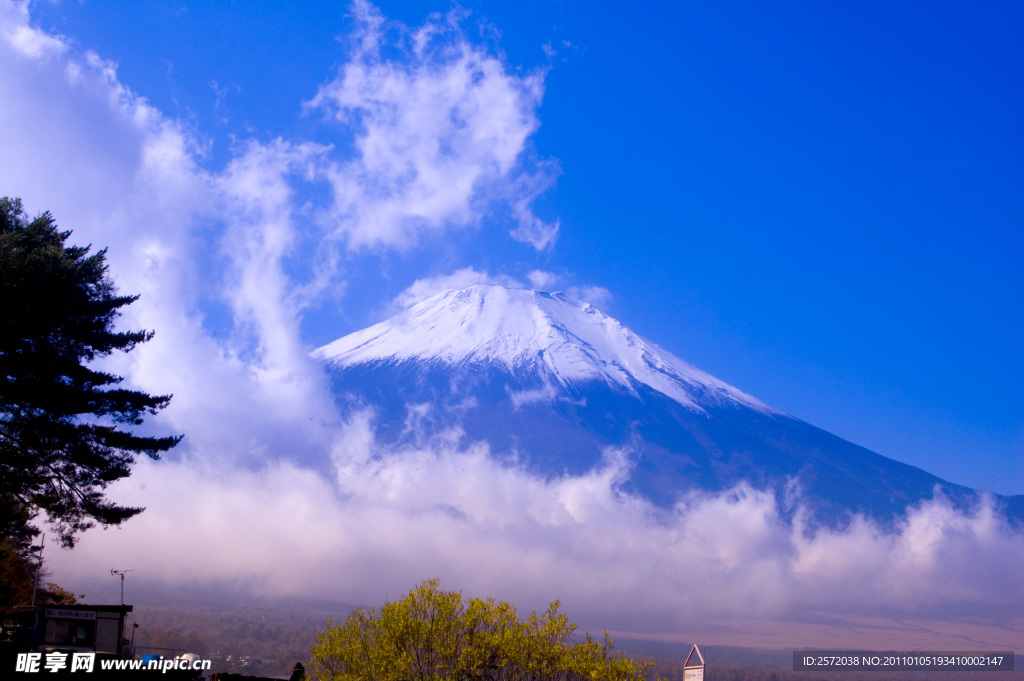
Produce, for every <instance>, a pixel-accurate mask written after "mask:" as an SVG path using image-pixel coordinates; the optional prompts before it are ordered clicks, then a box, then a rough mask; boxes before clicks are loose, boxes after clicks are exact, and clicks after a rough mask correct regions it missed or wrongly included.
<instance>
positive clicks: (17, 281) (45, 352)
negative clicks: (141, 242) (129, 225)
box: [0, 198, 180, 551]
mask: <svg viewBox="0 0 1024 681" xmlns="http://www.w3.org/2000/svg"><path fill="white" fill-rule="evenodd" d="M70 234H71V232H62V231H59V230H58V229H57V226H56V224H55V222H54V219H53V217H52V216H51V215H50V214H49V213H43V214H42V215H40V216H39V217H37V218H35V219H33V220H29V219H28V218H27V217H26V215H25V213H24V211H23V210H22V206H21V201H20V200H18V199H10V198H3V199H0V532H2V533H3V535H2V537H3V538H6V539H10V540H11V542H12V543H13V544H14V545H15V547H17V548H19V549H20V550H22V551H23V550H24V548H25V546H26V544H27V538H28V537H30V536H32V535H33V534H34V533H35V531H34V530H33V529H32V528H31V527H30V526H29V524H28V521H29V520H30V519H31V518H33V517H34V516H35V515H36V514H37V513H38V512H39V511H43V512H45V513H46V515H47V517H48V519H49V521H50V523H51V524H52V525H53V526H54V528H55V529H56V530H57V532H58V535H59V536H60V539H61V541H62V543H63V544H64V545H65V546H68V547H70V546H72V545H73V544H74V540H75V535H76V534H77V533H79V532H81V531H83V530H85V529H87V528H89V527H92V526H93V525H95V524H96V523H100V524H103V525H117V524H120V523H121V522H123V521H125V520H127V519H128V518H130V517H132V516H134V515H135V514H137V513H139V512H141V511H142V510H143V509H141V508H130V507H124V506H119V505H117V504H115V503H113V502H111V501H110V500H108V499H107V498H106V497H105V495H104V489H105V488H106V487H107V486H108V485H109V484H110V483H112V482H114V481H115V480H119V479H121V478H124V477H125V476H127V475H129V473H130V466H131V465H132V464H133V463H134V461H135V456H136V455H138V454H146V455H147V456H150V457H152V458H154V459H155V458H159V455H160V453H161V452H164V451H167V450H168V449H170V448H171V447H173V446H174V445H176V444H177V443H178V441H179V440H180V437H147V436H143V435H139V434H136V433H134V432H132V430H131V427H133V426H138V425H141V424H142V422H143V418H144V417H145V415H147V414H154V413H156V412H157V411H159V410H160V409H162V408H163V407H165V406H167V404H168V402H169V401H170V399H171V396H170V395H158V396H153V395H149V394H147V393H145V392H141V391H137V390H128V389H125V388H121V387H119V385H120V383H121V382H122V377H120V376H117V375H114V374H111V373H106V372H104V371H100V370H98V369H96V368H95V367H94V366H92V365H91V363H92V362H93V361H94V360H97V359H99V358H102V357H106V356H108V355H110V354H111V353H114V352H128V351H130V350H132V349H133V348H134V347H135V346H136V345H138V344H139V343H144V342H146V341H148V340H149V339H150V338H152V336H153V334H152V332H150V331H117V330H115V328H114V322H115V320H116V319H117V317H118V316H119V314H120V312H119V311H120V310H121V308H123V307H124V306H126V305H130V304H131V303H133V302H135V301H136V300H137V299H138V296H124V295H117V292H116V289H115V287H114V283H113V281H112V280H111V279H110V277H109V276H108V274H107V265H106V261H105V258H106V249H104V250H100V251H98V252H96V253H94V254H92V255H89V249H90V247H89V246H85V247H80V246H68V245H66V243H65V242H66V241H67V239H68V237H69V236H70Z"/></svg>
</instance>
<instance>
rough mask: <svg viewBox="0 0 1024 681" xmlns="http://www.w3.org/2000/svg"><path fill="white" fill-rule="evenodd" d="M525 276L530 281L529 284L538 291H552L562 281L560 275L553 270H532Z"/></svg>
mask: <svg viewBox="0 0 1024 681" xmlns="http://www.w3.org/2000/svg"><path fill="white" fill-rule="evenodd" d="M526 278H527V279H528V280H529V281H530V286H532V287H533V288H535V289H537V290H538V291H554V290H556V289H557V287H558V285H559V282H560V281H562V277H561V276H559V275H557V274H555V273H554V272H544V271H543V270H533V271H532V272H530V273H529V274H527V275H526Z"/></svg>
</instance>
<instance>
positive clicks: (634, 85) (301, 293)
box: [0, 0, 1024, 494]
mask: <svg viewBox="0 0 1024 681" xmlns="http://www.w3.org/2000/svg"><path fill="white" fill-rule="evenodd" d="M0 8H2V14H0V23H5V24H6V26H7V28H5V29H3V31H2V37H3V38H4V41H3V48H4V51H3V53H2V58H0V79H2V81H0V82H4V83H5V90H6V92H7V94H5V100H6V101H4V102H2V103H0V130H2V132H0V143H2V145H3V146H2V147H0V148H3V149H4V163H3V164H0V165H2V166H4V167H3V168H0V180H2V184H3V187H2V190H0V191H2V192H3V193H4V194H11V195H18V196H21V197H23V198H24V200H25V203H26V207H27V209H28V210H29V212H31V213H35V212H38V211H41V210H50V211H52V212H53V213H54V215H55V217H56V218H57V220H58V223H59V224H60V225H61V226H62V227H64V228H68V229H73V230H75V235H76V238H80V239H81V241H82V242H85V243H89V242H91V243H93V244H95V245H96V246H103V245H106V246H109V247H110V261H111V269H112V272H113V273H114V274H115V276H116V277H118V280H119V282H121V283H122V285H123V287H124V289H125V290H126V291H131V292H141V293H142V294H143V299H142V301H140V302H139V303H138V305H137V307H138V308H139V309H138V310H137V311H135V312H133V315H134V316H133V317H132V318H131V320H130V321H132V322H135V323H138V324H142V325H144V326H145V327H146V328H154V329H156V330H157V340H156V341H154V343H153V346H152V347H147V348H145V349H144V350H140V351H139V353H138V355H139V356H138V358H137V359H133V360H132V362H130V363H129V364H127V365H125V367H126V368H125V369H124V370H125V372H126V374H127V375H129V377H130V379H131V380H132V381H133V382H135V383H136V384H138V385H142V386H144V387H147V388H149V389H151V390H155V391H161V392H163V391H172V392H174V393H175V402H174V403H173V404H172V407H171V408H170V409H169V410H168V411H167V412H166V413H165V415H164V421H162V422H160V423H159V424H158V425H163V426H165V427H167V426H169V427H171V428H173V429H175V430H176V431H181V432H186V434H187V435H188V439H187V441H186V445H185V447H187V448H186V449H185V450H183V451H185V454H183V456H185V457H186V458H187V457H188V456H198V454H199V453H201V452H209V451H213V449H216V451H218V452H219V454H218V456H223V457H224V458H225V459H232V457H236V458H246V457H249V458H251V457H253V456H255V457H257V458H260V457H263V458H262V459H260V460H264V459H265V460H267V461H272V460H273V459H274V456H275V452H278V451H284V450H282V449H281V448H283V447H287V446H299V445H295V443H296V442H299V443H300V445H301V446H304V447H314V448H315V447H326V448H327V449H328V450H329V449H330V445H328V444H324V443H325V442H328V440H329V436H328V435H326V434H324V433H321V432H319V431H317V432H314V433H309V432H305V431H303V432H302V434H301V435H296V432H297V431H294V430H289V428H292V426H293V425H294V424H295V423H299V422H300V420H301V421H303V422H304V421H305V417H306V416H307V415H309V414H313V416H314V417H315V418H319V419H321V420H322V421H324V422H327V421H329V420H330V418H331V416H330V414H329V413H328V412H329V407H328V406H327V405H325V404H324V403H323V402H320V401H318V400H317V399H315V398H314V397H310V396H311V395H312V396H315V395H318V394H319V393H318V390H320V389H321V388H322V385H320V383H319V381H320V378H319V377H318V376H317V374H316V372H315V370H314V369H311V368H310V366H309V364H308V361H307V360H308V357H307V354H308V351H309V350H310V349H311V348H314V347H317V346H319V345H322V344H324V343H327V342H329V341H331V340H333V339H335V338H337V337H340V336H342V335H344V334H346V333H349V332H351V331H353V330H356V329H359V328H362V327H364V326H367V325H369V324H370V323H373V322H376V321H379V320H380V319H381V318H382V317H383V316H385V315H386V314H388V313H389V312H390V311H393V310H395V309H396V306H398V305H400V304H402V303H403V302H405V301H408V300H411V299H413V298H414V297H416V295H419V294H426V293H430V292H433V291H436V290H438V289H439V288H441V287H444V286H446V285H459V284H462V285H465V284H470V283H475V282H478V281H491V282H497V283H507V284H511V285H522V286H530V285H532V286H537V287H540V288H547V289H564V290H568V291H570V292H572V293H575V294H576V295H579V296H581V297H586V298H588V299H590V300H592V301H593V302H595V303H597V304H598V306H599V307H601V308H602V309H603V310H605V311H606V312H607V313H609V314H610V315H612V316H614V317H616V318H618V319H619V320H621V321H622V322H623V323H625V324H626V325H627V326H629V327H630V328H632V329H633V330H634V331H636V332H637V333H639V334H641V335H642V336H644V337H646V338H648V339H650V340H652V341H654V342H655V343H657V344H659V345H661V346H662V347H664V348H666V349H668V350H669V351H671V352H672V353H674V354H676V355H678V356H679V357H681V358H683V359H684V360H686V361H688V362H690V363H692V364H694V365H695V366H697V367H699V368H701V369H703V370H705V371H707V372H709V373H711V374H713V375H715V376H717V377H719V378H721V379H723V380H725V381H727V382H729V383H731V384H733V385H735V386H737V387H739V388H741V389H742V390H744V391H746V392H748V393H750V394H752V395H755V396H757V397H758V398H759V399H761V400H763V401H764V402H766V403H768V404H770V405H772V406H774V407H776V408H779V409H782V410H784V411H786V412H788V413H790V414H792V415H794V416H797V417H798V418H801V419H803V420H805V421H808V422H810V423H812V424H814V425H817V426H820V427H822V428H825V429H826V430H829V431H832V432H834V433H836V434H838V435H840V436H842V437H845V438H846V439H849V440H851V441H853V442H856V443H858V444H861V445H864V446H866V447H868V448H870V449H873V450H875V451H877V452H879V453H881V454H884V455H886V456H890V457H892V458H895V459H898V460H901V461H906V462H909V463H911V464H914V465H917V466H919V467H921V468H924V469H926V470H928V471H930V472H932V473H935V474H937V475H939V476H940V477H943V478H946V479H948V480H951V481H954V482H957V483H961V484H966V485H970V486H975V487H978V488H981V489H984V490H988V491H994V492H997V493H1003V494H1010V493H1016V494H1021V493H1024V420H1022V416H1021V414H1022V413H1024V409H1022V407H1024V399H1022V397H1021V392H1020V389H1019V386H1020V385H1021V384H1022V381H1024V359H1022V352H1021V350H1020V349H1021V348H1022V347H1024V305H1022V300H1021V297H1022V292H1024V267H1021V265H1020V261H1021V254H1022V253H1024V237H1022V231H1021V225H1022V224H1024V160H1022V159H1024V154H1022V153H1021V152H1022V150H1024V115H1022V114H1024V88H1022V87H1021V84H1020V77H1019V76H1020V65H1021V64H1022V63H1024V46H1022V43H1021V41H1020V39H1019V36H1020V35H1021V34H1022V30H1024V8H1022V7H1021V6H1020V5H1019V4H1017V3H987V4H984V5H982V6H980V7H979V6H972V7H970V8H968V7H967V6H965V5H963V4H959V3H934V2H929V3H923V2H920V3H900V4H899V6H895V5H893V4H891V3H880V2H879V3H828V4H825V5H823V4H821V3H810V2H807V3H788V4H786V5H785V6H784V7H768V6H764V5H763V4H760V3H749V2H728V3H674V4H673V6H672V7H670V8H666V7H664V6H660V5H655V4H651V5H650V6H646V7H640V8H633V7H631V8H629V9H628V10H627V9H623V6H622V5H620V4H611V3H603V2H601V3H599V2H586V3H584V2H569V1H564V2H527V3H500V4H496V3H480V2H467V3H464V4H463V5H461V6H460V7H458V8H455V7H454V6H452V5H449V4H444V3H438V2H405V3H400V2H381V3H380V4H379V5H378V6H377V8H375V7H373V6H370V5H364V4H355V5H346V4H344V3H270V2H267V3H237V2H216V3H213V2H211V3H187V2H149V3H133V4H132V5H131V6H130V7H127V6H124V5H121V4H115V3H96V2H90V1H88V0H85V1H83V2H67V1H60V2H52V3H50V2H38V3H29V4H28V5H22V4H17V3H16V4H11V3H9V2H3V3H2V5H0ZM417 40H422V43H417ZM446 107H452V109H451V110H452V111H455V112H456V114H452V115H449V114H450V112H449V111H448V110H447V109H446ZM438 140H441V143H440V145H439V144H438ZM410 159H411V160H410ZM261 410H262V412H261ZM252 413H264V414H268V416H266V418H260V419H258V421H259V422H258V423H254V422H253V417H252V416H251V414H252ZM289 424H292V425H289ZM240 435H241V437H240ZM268 465H269V464H268Z"/></svg>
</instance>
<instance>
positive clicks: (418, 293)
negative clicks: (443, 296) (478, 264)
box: [392, 267, 524, 312]
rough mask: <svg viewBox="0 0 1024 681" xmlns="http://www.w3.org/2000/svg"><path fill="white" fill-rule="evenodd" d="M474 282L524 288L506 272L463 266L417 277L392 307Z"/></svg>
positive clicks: (395, 308)
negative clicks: (492, 271) (422, 277)
mask: <svg viewBox="0 0 1024 681" xmlns="http://www.w3.org/2000/svg"><path fill="white" fill-rule="evenodd" d="M474 284H487V285H494V286H505V287H507V288H524V287H523V284H522V282H520V281H518V280H516V279H514V278H513V277H510V276H507V275H504V274H498V275H495V276H491V275H490V274H488V273H487V272H481V271H478V270H475V269H473V268H472V267H463V268H462V269H461V270H456V271H454V272H452V273H451V274H442V275H438V276H436V277H427V278H424V279H417V280H416V281H414V282H413V283H412V285H411V286H409V287H408V288H407V289H405V290H404V291H402V292H401V293H399V294H398V295H397V296H395V299H394V301H393V302H392V309H393V310H394V311H396V312H397V311H399V310H404V309H406V308H408V307H411V306H413V305H415V304H416V303H418V302H420V301H423V300H426V299H427V298H429V297H430V296H433V295H436V294H438V293H442V292H444V291H450V290H453V289H454V290H457V289H463V288H466V287H467V286H473V285H474Z"/></svg>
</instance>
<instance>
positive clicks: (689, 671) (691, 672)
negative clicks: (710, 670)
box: [683, 643, 704, 681]
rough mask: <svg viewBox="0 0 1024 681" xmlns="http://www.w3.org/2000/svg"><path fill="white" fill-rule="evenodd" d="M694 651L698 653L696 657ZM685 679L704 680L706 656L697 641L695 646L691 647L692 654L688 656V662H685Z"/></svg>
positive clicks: (685, 680)
mask: <svg viewBox="0 0 1024 681" xmlns="http://www.w3.org/2000/svg"><path fill="white" fill-rule="evenodd" d="M694 653H696V654H697V657H696V658H694ZM683 681H704V656H703V655H702V654H701V652H700V648H698V647H697V644H696V643H694V644H693V648H690V654H689V655H687V656H686V662H684V663H683Z"/></svg>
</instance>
